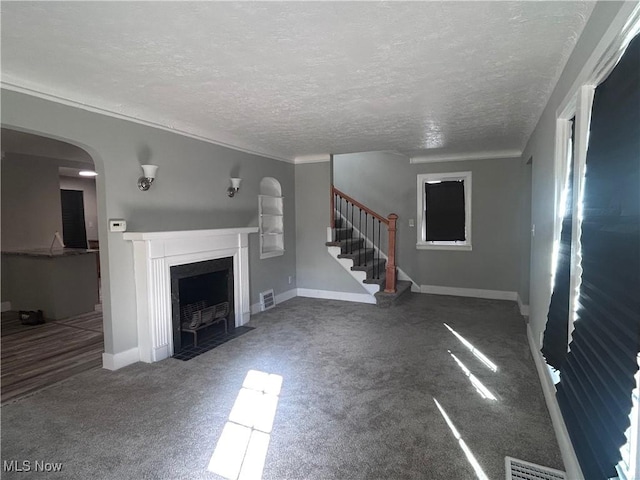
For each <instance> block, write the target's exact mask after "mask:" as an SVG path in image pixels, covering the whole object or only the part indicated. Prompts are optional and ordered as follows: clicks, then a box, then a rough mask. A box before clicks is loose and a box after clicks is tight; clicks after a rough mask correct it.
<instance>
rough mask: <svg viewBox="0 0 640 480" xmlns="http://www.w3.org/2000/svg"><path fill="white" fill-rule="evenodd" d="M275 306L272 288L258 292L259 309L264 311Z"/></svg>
mask: <svg viewBox="0 0 640 480" xmlns="http://www.w3.org/2000/svg"><path fill="white" fill-rule="evenodd" d="M275 306H276V297H275V295H274V294H273V289H271V290H267V291H264V292H260V311H261V312H264V311H265V310H269V309H270V308H273V307H275Z"/></svg>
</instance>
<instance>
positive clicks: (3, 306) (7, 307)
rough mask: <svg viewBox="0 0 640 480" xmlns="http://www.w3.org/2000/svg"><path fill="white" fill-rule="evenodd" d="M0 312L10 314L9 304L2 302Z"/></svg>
mask: <svg viewBox="0 0 640 480" xmlns="http://www.w3.org/2000/svg"><path fill="white" fill-rule="evenodd" d="M0 310H1V311H3V312H10V311H11V302H2V304H0Z"/></svg>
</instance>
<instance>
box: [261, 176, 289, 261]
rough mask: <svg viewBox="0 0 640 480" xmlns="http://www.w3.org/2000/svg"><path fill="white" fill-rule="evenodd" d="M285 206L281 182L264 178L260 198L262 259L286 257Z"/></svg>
mask: <svg viewBox="0 0 640 480" xmlns="http://www.w3.org/2000/svg"><path fill="white" fill-rule="evenodd" d="M283 205H284V197H283V196H282V189H281V187H280V182H278V181H277V180H276V179H275V178H272V177H265V178H263V179H262V181H261V182H260V195H259V196H258V213H259V229H260V258H271V257H277V256H280V255H284V213H283Z"/></svg>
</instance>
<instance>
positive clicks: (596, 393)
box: [557, 37, 640, 480]
mask: <svg viewBox="0 0 640 480" xmlns="http://www.w3.org/2000/svg"><path fill="white" fill-rule="evenodd" d="M583 208H584V214H583V220H582V234H581V249H582V269H583V273H582V284H581V287H580V292H579V300H578V309H577V320H576V322H575V330H574V332H573V336H572V341H571V344H570V352H569V353H568V354H567V357H566V360H565V362H564V363H563V365H562V369H561V380H560V383H559V384H558V390H557V399H558V404H559V405H560V409H561V410H562V414H563V417H564V420H565V423H566V426H567V430H568V431H569V435H570V436H571V440H572V443H573V446H574V449H575V452H576V455H577V457H578V460H579V462H580V466H581V468H582V471H583V473H584V475H585V478H586V479H588V480H591V479H598V480H601V479H606V478H609V477H614V476H616V475H617V474H616V470H615V465H616V464H617V463H618V462H619V460H620V447H621V446H623V445H624V444H625V443H626V438H625V435H624V432H625V431H626V429H627V427H628V426H629V413H630V411H631V406H632V404H631V392H632V390H633V388H634V383H635V382H634V374H635V372H636V371H637V369H638V366H637V363H636V356H637V354H638V351H639V350H640V37H636V38H635V39H634V40H632V42H631V43H630V45H629V46H628V48H627V51H626V52H625V54H624V56H623V57H622V58H621V60H620V62H619V63H618V65H617V66H616V67H615V69H614V70H613V71H612V72H611V74H610V75H609V77H608V78H607V80H606V81H604V82H603V83H602V84H601V85H599V86H598V87H597V88H596V91H595V96H594V102H593V110H592V119H591V133H590V140H589V148H588V152H587V163H586V174H585V182H584V200H583Z"/></svg>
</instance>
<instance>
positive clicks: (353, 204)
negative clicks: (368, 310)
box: [331, 186, 398, 293]
mask: <svg viewBox="0 0 640 480" xmlns="http://www.w3.org/2000/svg"><path fill="white" fill-rule="evenodd" d="M336 216H338V218H339V219H341V220H342V219H344V220H345V221H346V223H349V224H351V227H352V229H353V230H354V233H356V232H355V230H357V235H358V237H357V239H361V240H363V249H364V252H365V253H364V263H363V262H362V261H361V260H362V258H361V255H362V250H363V249H358V264H364V265H365V266H366V265H367V261H368V260H367V255H366V248H367V244H368V243H369V244H371V245H372V246H373V268H374V271H373V276H374V277H375V278H380V271H379V270H378V271H376V269H379V268H380V251H381V249H382V236H381V235H382V234H381V230H382V225H383V224H384V225H385V227H386V229H387V233H388V236H387V237H386V238H385V240H386V241H387V264H386V271H385V275H386V277H385V286H384V291H385V292H387V293H395V291H396V280H397V268H396V222H397V220H398V215H396V214H395V213H390V214H389V215H388V216H387V218H384V217H383V216H382V215H380V214H378V213H376V212H374V211H373V210H371V209H370V208H368V207H366V206H364V205H363V204H362V203H360V202H358V201H357V200H355V199H353V198H352V197H350V196H349V195H347V194H346V193H343V192H341V191H340V190H338V189H337V188H336V187H334V186H331V228H332V231H333V235H334V238H333V241H334V242H340V241H342V240H346V241H347V243H346V249H347V252H348V253H353V252H354V250H355V247H354V242H353V241H351V242H349V239H350V238H354V237H352V236H349V235H347V234H346V232H345V230H346V229H339V228H336ZM376 227H377V228H376ZM376 234H377V242H376ZM376 256H377V259H376Z"/></svg>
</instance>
